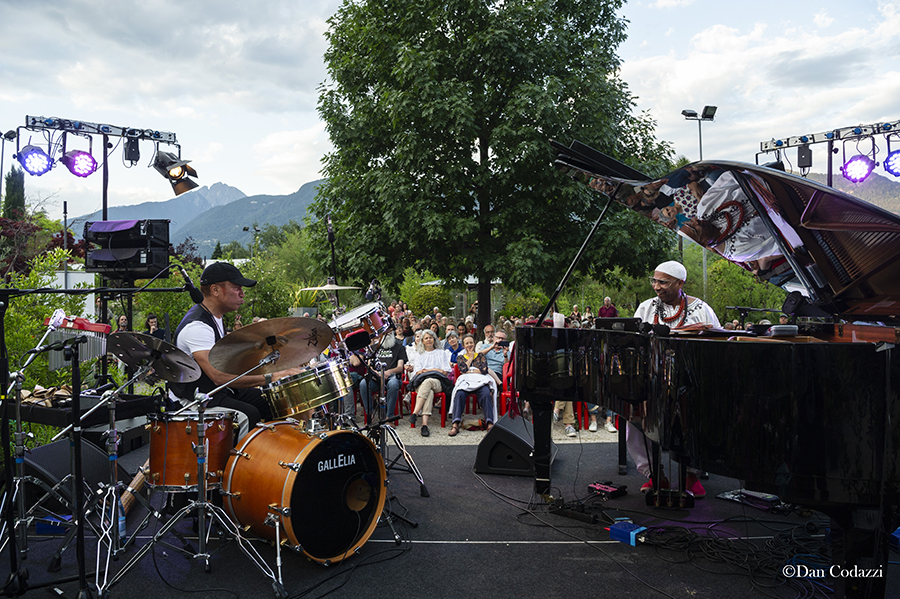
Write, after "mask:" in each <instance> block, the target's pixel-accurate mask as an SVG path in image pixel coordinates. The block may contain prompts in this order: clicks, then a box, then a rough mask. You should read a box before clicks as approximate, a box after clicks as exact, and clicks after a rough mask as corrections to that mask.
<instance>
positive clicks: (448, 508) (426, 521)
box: [0, 429, 900, 599]
mask: <svg viewBox="0 0 900 599" xmlns="http://www.w3.org/2000/svg"><path fill="white" fill-rule="evenodd" d="M434 434H436V435H443V431H441V430H440V429H436V430H435V433H434ZM467 435H471V436H469V437H468V438H466V439H465V441H464V442H468V443H469V444H466V445H461V444H460V445H424V446H415V447H409V450H410V452H411V454H412V455H413V457H414V459H415V461H416V463H417V464H418V466H419V468H420V470H421V471H422V473H423V475H424V477H425V480H426V484H427V488H428V491H429V492H430V497H427V498H426V497H422V496H421V495H420V492H419V484H418V482H417V481H416V480H415V479H414V478H413V476H412V475H411V474H409V473H403V472H391V473H389V485H388V496H389V497H390V499H389V500H388V504H389V505H390V506H391V509H393V510H394V511H396V512H399V513H402V514H405V515H406V516H407V517H408V518H409V519H411V520H413V521H414V522H415V523H416V524H417V526H415V527H412V526H409V525H406V524H400V523H398V525H397V530H398V532H399V533H400V535H401V536H402V542H401V544H400V545H399V546H398V545H397V544H396V543H395V541H394V539H393V536H392V533H391V531H390V529H389V528H388V527H387V526H386V525H383V524H379V526H378V527H377V528H376V529H375V531H374V532H373V534H372V535H371V537H370V539H369V540H368V542H367V543H366V544H365V545H363V547H362V548H361V550H360V552H359V555H356V556H352V557H350V558H348V559H346V560H344V561H342V562H340V563H336V564H333V565H331V566H329V567H325V566H323V565H322V564H320V563H317V562H313V561H311V560H309V559H307V558H306V556H304V555H302V554H297V553H293V552H288V551H285V552H284V553H283V559H284V566H283V568H284V587H285V590H286V591H287V594H288V596H290V597H296V598H300V597H323V596H326V595H330V596H332V597H390V598H392V599H420V598H422V597H429V598H430V597H448V598H451V597H452V598H453V599H459V598H460V597H493V598H499V597H522V598H525V597H527V598H531V597H542V598H556V597H559V598H567V599H570V598H573V597H592V596H597V595H599V596H614V597H656V596H659V597H685V598H694V597H724V596H728V597H769V596H773V597H811V596H820V597H827V596H830V594H829V593H828V591H827V588H828V585H829V580H828V579H824V580H813V579H810V578H807V579H797V578H794V579H791V580H790V581H785V579H784V578H783V577H782V576H780V573H781V571H782V569H783V568H784V567H785V566H786V565H789V564H792V563H797V564H805V565H808V566H809V567H811V568H812V567H817V566H816V565H815V564H816V562H815V557H812V556H806V557H801V558H797V559H796V560H795V561H792V559H791V557H790V556H791V555H793V554H796V553H800V554H810V553H814V552H815V551H817V550H820V549H822V548H823V547H824V546H826V545H827V537H826V535H827V534H828V531H827V520H826V519H824V517H823V516H822V515H821V514H815V513H813V514H801V513H797V512H794V513H791V514H788V515H773V514H770V513H767V512H764V511H762V510H759V509H755V508H753V507H748V506H744V505H742V504H740V503H737V502H731V501H725V500H722V499H717V498H716V497H715V495H717V494H719V493H722V492H724V491H730V490H733V489H737V488H739V483H738V482H737V481H735V480H731V479H725V478H722V477H717V476H712V477H711V478H710V480H708V481H705V485H706V489H707V493H708V496H707V498H705V499H702V500H698V501H697V505H696V507H695V508H694V509H692V510H689V511H688V510H663V509H658V508H648V507H646V506H645V504H644V496H643V495H641V493H640V492H639V491H638V489H639V488H640V485H641V484H642V483H643V482H644V480H642V479H640V478H639V477H638V476H635V475H634V474H633V472H634V469H633V466H632V467H631V473H632V474H631V475H629V476H617V475H616V474H615V472H616V444H615V443H612V442H585V443H580V444H579V443H563V444H560V451H559V454H558V456H557V458H556V461H555V462H554V465H553V486H554V495H556V496H557V497H561V498H562V500H563V501H564V502H573V501H576V500H583V501H584V502H585V505H586V506H587V507H588V510H587V511H588V513H589V514H590V513H599V511H597V512H592V510H591V508H598V509H599V508H601V507H603V508H608V509H615V510H617V511H618V513H617V514H613V515H618V516H625V517H631V518H632V520H633V522H635V523H636V524H640V525H643V526H651V527H660V526H664V527H666V528H665V529H662V530H656V531H655V532H654V533H653V538H654V539H655V543H654V544H651V543H643V544H640V545H639V546H638V547H631V546H628V545H625V544H622V543H620V542H617V541H612V540H610V533H609V532H608V531H607V530H606V526H607V524H604V523H598V524H590V523H588V522H582V521H579V520H576V519H570V518H566V517H561V516H558V515H554V514H551V513H549V511H548V507H547V506H546V505H545V504H542V503H541V502H538V501H536V498H535V497H533V496H532V490H533V488H534V481H533V479H530V478H527V477H510V476H497V475H485V476H479V475H476V474H474V473H473V465H474V463H475V455H476V450H477V445H474V444H473V443H474V441H476V440H477V439H478V438H480V437H481V434H480V433H479V434H478V437H475V434H467ZM467 435H463V436H464V437H466V436H467ZM586 436H587V435H586ZM147 454H148V448H147V447H144V448H141V449H139V450H137V451H134V452H132V453H130V454H128V455H127V456H124V457H123V459H122V460H121V462H122V464H123V465H124V466H125V467H126V468H127V469H128V470H129V471H131V472H133V471H135V469H136V468H137V467H138V466H139V465H140V464H142V463H143V461H144V460H145V459H146V457H147ZM605 480H610V481H612V482H613V483H615V484H616V485H627V487H628V493H627V495H625V496H623V497H618V498H615V499H612V500H609V501H607V502H605V503H603V502H598V501H596V500H590V501H588V498H589V495H588V491H587V485H588V484H589V483H591V482H594V481H605ZM156 497H157V498H158V497H159V495H158V494H157V495H156ZM530 507H531V509H529V508H530ZM143 516H144V510H143V508H141V507H140V506H138V507H136V508H135V509H134V510H132V512H131V513H130V514H129V516H128V527H129V534H130V533H131V531H132V527H134V526H135V525H136V524H137V523H138V522H139V521H140V520H141V518H143ZM157 526H158V525H157V524H156V523H154V522H151V525H150V528H148V529H147V530H146V531H144V533H143V534H142V536H141V540H140V543H143V542H145V540H146V538H148V537H149V536H151V534H152V531H155V530H156V527H157ZM180 530H182V531H183V532H184V533H185V534H186V535H188V536H190V522H189V521H186V522H184V523H183V526H181V527H180ZM737 537H740V538H741V539H743V540H737V541H731V540H729V539H730V538H737ZM170 540H171V541H173V542H174V539H172V538H171V537H170ZM29 541H30V551H29V556H28V559H27V560H26V564H27V567H28V569H29V572H30V581H29V582H30V584H31V585H35V586H37V585H44V584H47V583H48V582H50V581H52V580H58V579H59V578H60V577H71V576H73V575H74V574H75V573H76V564H75V549H74V546H73V547H71V548H70V549H69V550H67V551H66V552H65V554H64V556H63V563H62V566H63V567H62V571H60V572H58V573H54V574H49V573H47V571H46V569H47V564H48V560H49V556H50V555H51V554H52V553H53V552H54V551H55V550H56V548H57V546H58V544H59V538H58V537H49V538H46V537H45V538H40V539H39V538H37V537H33V536H32V537H30V538H29ZM255 546H256V547H257V549H258V550H259V551H260V553H261V554H262V556H263V557H264V558H265V559H266V560H267V561H268V564H269V566H270V567H272V568H273V569H274V566H275V550H274V548H273V547H271V546H270V545H265V544H262V543H255ZM210 550H211V553H212V554H213V555H212V558H211V572H210V573H206V572H204V567H203V564H202V563H199V562H197V561H192V560H189V559H188V558H187V557H185V556H183V555H181V554H179V553H177V552H175V551H172V550H170V549H167V548H164V547H160V546H157V547H156V548H155V549H154V551H152V552H151V554H148V555H147V557H145V558H144V559H143V561H141V562H140V563H139V564H138V565H137V566H136V567H135V568H134V569H133V570H131V571H130V572H129V573H127V574H126V575H125V576H124V577H123V578H122V580H121V581H120V582H119V583H117V584H116V585H115V586H113V587H112V588H111V589H110V595H111V596H112V597H129V598H137V597H187V596H192V595H193V596H196V595H195V594H196V592H198V591H199V592H202V596H204V597H206V596H221V597H242V598H251V597H252V598H258V597H265V598H268V597H275V593H274V592H273V590H272V587H271V585H270V582H269V581H268V580H267V579H266V578H265V577H264V576H263V575H262V574H261V572H260V571H259V570H257V568H256V567H255V566H254V565H253V564H252V563H251V562H250V561H249V560H248V559H247V558H246V557H245V556H244V554H243V553H241V551H239V550H238V548H237V547H236V546H235V544H234V542H231V543H227V544H220V543H218V542H217V541H215V540H213V541H212V542H211V545H210ZM134 553H135V549H134V548H130V549H129V550H128V551H127V552H126V553H125V555H124V557H123V558H122V559H120V560H119V561H118V562H113V563H112V566H111V574H110V577H112V575H113V574H114V573H115V572H116V571H118V570H119V569H120V568H121V567H122V565H123V564H124V562H125V561H127V559H129V558H130V557H131V556H132V555H134ZM87 554H88V570H89V572H92V571H93V570H94V569H95V566H96V562H95V560H96V539H95V538H94V537H93V535H89V536H88V539H87ZM891 559H892V561H894V562H897V561H898V560H900V556H898V554H897V553H896V552H892V554H891ZM0 563H2V567H3V568H4V576H5V570H6V569H8V564H9V560H8V558H7V552H4V553H3V555H2V562H0ZM738 564H739V565H738ZM826 567H827V566H826ZM898 569H900V566H896V565H894V566H891V569H890V570H889V571H888V572H886V573H885V574H886V575H887V576H888V577H889V579H888V589H889V590H888V596H889V597H900V573H898ZM89 579H90V580H91V581H93V576H91V577H89ZM55 586H57V587H58V588H59V589H61V590H62V591H64V592H65V595H66V596H68V597H72V598H74V597H75V596H76V595H77V591H78V585H77V583H75V582H67V583H64V584H57V585H55ZM50 588H52V587H45V588H32V589H30V590H29V591H28V592H27V593H26V596H37V597H40V596H46V595H45V594H46V593H48V592H49V591H48V589H50ZM189 591H193V593H189ZM93 596H95V597H96V596H97V594H96V592H94V594H93Z"/></svg>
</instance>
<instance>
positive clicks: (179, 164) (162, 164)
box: [153, 150, 199, 196]
mask: <svg viewBox="0 0 900 599" xmlns="http://www.w3.org/2000/svg"><path fill="white" fill-rule="evenodd" d="M188 162H190V160H181V159H180V158H179V157H178V156H176V155H175V154H172V153H170V152H163V151H162V150H157V151H156V160H155V161H154V162H153V168H155V169H156V170H157V171H158V172H159V174H161V175H162V176H163V177H165V178H166V179H168V180H169V183H171V184H172V189H173V190H175V195H176V196H179V195H181V194H183V193H184V192H186V191H190V190H192V189H194V188H196V187H199V185H197V183H196V182H195V181H193V180H191V179H189V178H188V177H189V176H190V177H196V176H197V171H195V170H194V169H193V168H191V167H190V166H188Z"/></svg>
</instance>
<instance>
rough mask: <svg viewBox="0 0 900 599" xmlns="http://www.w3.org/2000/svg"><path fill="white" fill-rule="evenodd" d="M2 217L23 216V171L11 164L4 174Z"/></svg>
mask: <svg viewBox="0 0 900 599" xmlns="http://www.w3.org/2000/svg"><path fill="white" fill-rule="evenodd" d="M5 189H6V196H5V197H4V198H3V218H9V219H13V220H17V219H21V218H23V217H24V216H25V171H24V170H22V169H20V168H16V167H15V166H13V167H12V168H11V169H9V173H7V175H6V187H5Z"/></svg>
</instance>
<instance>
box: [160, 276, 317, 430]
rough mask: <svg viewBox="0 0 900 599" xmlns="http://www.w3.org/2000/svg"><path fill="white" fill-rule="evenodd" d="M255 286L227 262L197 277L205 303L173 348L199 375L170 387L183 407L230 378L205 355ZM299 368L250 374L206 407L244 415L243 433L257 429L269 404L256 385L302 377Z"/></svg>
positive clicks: (179, 330)
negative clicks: (197, 393)
mask: <svg viewBox="0 0 900 599" xmlns="http://www.w3.org/2000/svg"><path fill="white" fill-rule="evenodd" d="M254 285H256V281H254V280H253V279H246V278H244V277H243V276H241V273H240V271H239V270H238V269H237V268H236V267H235V266H233V265H231V264H228V263H227V262H216V263H213V264H210V265H209V266H207V267H206V269H205V270H204V271H203V274H202V275H201V277H200V291H201V292H203V302H202V303H199V304H196V305H195V306H194V307H192V308H191V309H190V310H188V312H187V314H185V316H184V318H183V319H182V320H181V323H180V324H179V325H178V328H177V329H176V330H175V339H174V341H175V345H176V346H177V347H178V349H180V350H181V351H183V352H184V353H186V354H188V355H189V356H192V357H193V358H194V360H196V362H197V365H199V366H200V369H201V371H202V374H201V375H200V378H199V379H198V380H197V381H194V382H192V383H181V384H179V383H170V384H169V389H170V391H171V392H172V393H173V394H174V395H175V396H176V397H177V398H178V399H180V400H182V401H183V402H190V401H193V399H194V392H195V391H200V392H202V393H209V392H210V391H212V390H213V389H215V388H217V387H220V386H222V385H224V384H225V383H228V382H229V381H231V379H233V378H234V375H232V374H228V373H225V372H222V371H221V370H218V369H217V368H215V367H214V366H213V365H212V364H210V362H209V351H210V350H211V349H212V347H213V346H214V345H215V344H216V342H217V341H219V340H220V339H221V338H222V337H224V336H225V327H224V325H223V323H222V317H223V316H224V315H225V314H227V313H229V312H234V311H235V310H237V309H238V308H240V307H241V304H243V303H244V288H245V287H252V286H254ZM300 370H301V369H300V367H299V366H296V367H293V368H288V369H285V370H282V371H280V372H276V373H274V374H266V375H262V374H249V375H247V376H245V377H243V378H240V379H238V380H236V381H234V382H232V383H230V384H229V386H228V387H226V388H225V389H222V390H221V391H219V392H218V393H216V394H215V395H214V396H213V397H212V398H211V400H210V402H209V404H208V405H209V407H224V408H229V409H232V410H236V411H238V412H241V413H242V414H244V415H245V416H246V429H245V423H244V422H242V423H241V428H242V432H246V430H249V429H250V428H253V427H254V426H256V424H257V423H258V422H259V421H260V420H269V419H271V418H272V411H271V408H270V407H269V404H268V402H267V401H266V400H265V399H264V398H263V396H262V391H261V390H260V389H259V387H260V386H262V385H263V384H266V383H268V382H271V381H272V380H273V379H275V380H277V379H279V378H282V377H286V376H291V375H293V374H297V373H299V372H300Z"/></svg>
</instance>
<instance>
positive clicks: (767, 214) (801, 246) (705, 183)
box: [553, 142, 900, 321]
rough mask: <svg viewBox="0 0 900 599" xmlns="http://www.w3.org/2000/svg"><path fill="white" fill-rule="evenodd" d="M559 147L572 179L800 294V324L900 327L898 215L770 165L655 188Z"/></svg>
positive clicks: (581, 151) (734, 167) (673, 180)
mask: <svg viewBox="0 0 900 599" xmlns="http://www.w3.org/2000/svg"><path fill="white" fill-rule="evenodd" d="M553 146H554V149H556V151H557V155H558V158H557V160H556V162H555V166H556V167H557V168H558V169H560V170H562V171H563V172H566V173H567V174H568V175H570V176H571V177H573V178H575V179H576V180H579V181H581V182H583V183H585V184H587V185H589V186H590V187H591V188H592V189H595V190H597V191H600V192H601V193H604V194H606V195H608V196H610V197H612V198H613V199H614V200H616V201H617V202H619V203H621V204H624V205H625V206H627V207H628V208H631V209H632V210H635V211H636V212H639V213H641V214H643V215H644V216H646V217H647V218H650V219H651V220H653V221H655V222H657V223H659V224H660V225H661V226H665V227H667V228H669V229H671V230H674V231H677V232H678V234H680V235H683V236H684V237H687V238H688V239H690V240H692V241H694V242H695V243H698V244H700V245H703V246H705V247H707V248H708V249H710V250H712V251H714V252H716V253H718V254H719V255H721V256H723V257H724V258H726V259H728V260H729V261H731V262H733V263H735V264H737V265H739V266H741V267H742V268H744V269H746V270H748V271H750V272H752V273H754V274H756V275H757V277H758V278H759V279H760V280H766V281H769V282H771V283H774V284H776V285H780V286H781V287H783V288H784V289H785V290H787V291H788V292H796V293H794V295H793V300H791V299H789V301H792V302H793V303H794V304H795V305H797V306H798V309H797V310H795V313H797V314H799V315H810V316H813V315H820V316H827V315H835V316H837V315H840V316H843V317H846V318H848V319H851V320H880V321H884V320H891V319H895V318H900V260H898V257H900V217H898V216H897V215H895V214H893V213H891V212H888V211H886V210H883V209H881V208H879V207H877V206H874V205H872V204H869V203H868V202H864V201H862V200H860V199H858V198H855V197H853V196H851V195H848V194H846V193H843V192H841V191H838V190H836V189H833V188H830V187H827V186H824V185H820V184H818V183H816V182H814V181H810V180H808V179H803V178H801V177H797V176H795V175H789V174H787V173H784V172H782V171H780V170H776V169H773V168H768V167H765V166H758V165H754V164H745V163H741V162H719V161H703V162H695V163H693V164H690V165H688V166H685V167H683V168H681V169H678V170H676V171H674V172H672V173H669V174H668V175H666V176H665V177H662V178H660V179H656V180H652V179H650V178H649V177H646V176H643V177H642V176H640V175H641V173H639V172H638V171H634V170H633V169H629V168H628V167H626V166H625V165H621V163H617V161H615V160H614V159H612V158H610V157H608V156H605V155H603V154H601V153H600V152H597V151H596V150H593V149H592V148H588V147H587V146H585V145H584V144H580V143H578V142H575V143H573V144H572V146H571V147H566V146H564V145H562V144H559V143H557V142H553ZM598 155H599V156H602V157H603V158H602V160H600V159H597V158H598ZM617 165H619V166H617ZM798 294H799V295H802V298H799V295H798ZM798 300H799V301H798Z"/></svg>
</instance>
